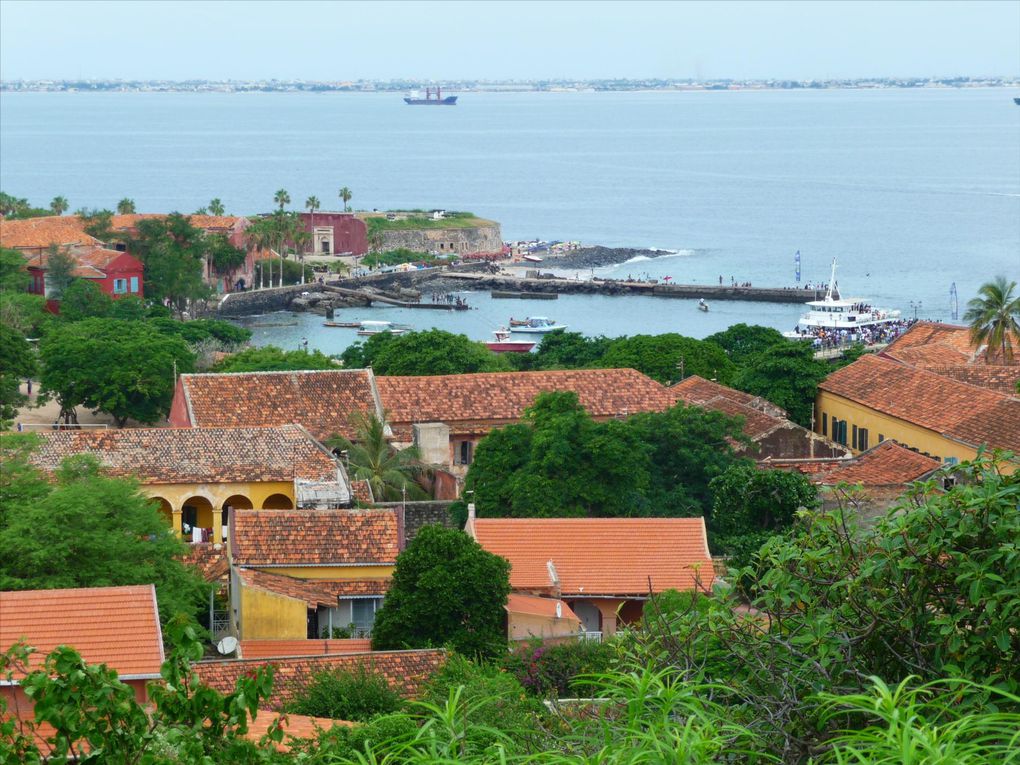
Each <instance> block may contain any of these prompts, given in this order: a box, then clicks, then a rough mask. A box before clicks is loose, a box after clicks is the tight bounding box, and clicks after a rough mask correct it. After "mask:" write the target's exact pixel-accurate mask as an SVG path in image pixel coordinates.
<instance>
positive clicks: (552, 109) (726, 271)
mask: <svg viewBox="0 0 1020 765" xmlns="http://www.w3.org/2000/svg"><path fill="white" fill-rule="evenodd" d="M1013 95H1016V94H1014V93H1012V92H1007V91H1004V90H965V91H948V90H947V91H937V90H881V91H850V90H844V91H817V92H815V91H808V92H711V93H563V94H553V93H520V94H465V95H463V96H462V97H461V102H460V104H458V106H456V107H454V108H425V107H418V108H414V107H408V106H405V105H404V104H403V103H402V101H401V100H400V97H399V96H398V95H397V94H387V95H383V94H378V95H376V94H372V95H362V94H350V95H336V94H293V95H291V94H244V95H242V94H133V93H132V94H43V93H29V94H3V95H0V187H2V188H3V190H4V191H7V192H8V193H13V194H17V195H18V196H27V197H29V198H30V199H32V201H34V202H36V203H45V202H46V201H47V200H49V199H50V198H51V197H53V196H55V195H57V194H62V195H64V196H66V197H68V199H69V200H70V202H71V205H72V207H74V208H76V207H79V206H90V207H99V206H106V207H111V206H113V205H114V204H115V203H116V201H117V200H118V199H120V198H121V197H125V196H127V197H131V198H133V199H134V200H135V201H136V203H137V205H138V209H139V210H140V211H163V210H173V209H180V210H183V211H189V210H193V209H195V208H197V207H199V206H201V205H204V204H206V203H207V202H208V200H209V199H210V198H212V197H214V196H218V197H220V198H221V199H223V201H224V202H225V204H226V205H227V208H228V210H229V211H231V212H234V213H251V212H257V211H263V210H266V209H268V208H269V207H271V206H272V195H273V193H274V192H275V191H276V190H277V189H279V188H286V189H287V190H288V191H289V192H290V196H291V198H292V199H293V200H294V202H295V206H298V207H300V205H301V204H302V203H303V201H304V199H305V198H306V197H308V196H310V195H313V194H314V195H316V196H318V197H319V199H320V200H322V201H323V202H324V203H325V206H326V207H337V206H339V202H338V201H337V198H336V190H337V188H339V187H340V186H342V185H347V186H350V187H351V189H352V190H353V191H354V200H353V202H354V204H355V205H356V206H357V207H359V208H367V209H371V208H379V209H385V208H396V207H446V208H448V209H467V210H473V211H474V212H476V213H478V214H479V215H482V216H485V217H490V218H493V219H496V220H498V221H500V222H501V223H502V225H503V234H504V238H508V239H509V238H533V237H540V238H545V239H579V240H582V241H584V242H590V243H600V244H607V245H619V246H654V247H662V248H669V249H676V250H682V251H684V254H683V255H682V256H678V257H675V258H669V259H666V260H655V261H646V262H642V263H629V264H626V265H624V266H620V267H617V268H616V269H608V270H607V271H606V272H605V273H608V274H610V275H620V276H626V275H627V274H628V273H631V274H633V275H635V276H637V275H638V274H639V273H648V274H649V275H650V276H653V277H661V276H665V275H670V276H672V277H673V278H675V279H676V280H677V281H683V282H704V283H709V282H715V283H718V277H719V276H720V275H723V276H724V278H725V280H726V281H729V279H730V277H731V276H732V277H735V278H736V279H737V280H740V281H752V282H753V283H755V284H763V285H785V284H792V283H793V253H794V252H795V251H796V250H800V252H801V255H802V257H803V279H804V280H812V281H819V280H822V279H824V278H825V277H826V276H827V275H828V268H829V262H830V261H831V259H832V258H833V257H836V258H838V259H839V262H840V274H841V277H842V278H841V284H842V285H843V287H844V292H850V293H853V294H854V295H861V296H864V297H867V298H870V299H873V300H874V302H876V303H879V304H882V305H885V306H893V307H899V308H901V309H903V310H904V312H905V313H911V314H912V312H913V309H912V307H911V302H913V303H921V308H920V309H919V312H920V313H919V315H923V316H930V317H936V318H946V319H948V318H950V303H949V287H950V285H951V284H952V283H953V282H955V283H956V285H957V288H958V291H959V295H960V307H961V311H962V310H963V305H964V303H965V302H966V300H967V299H968V298H969V297H971V296H972V295H973V293H974V291H975V290H976V288H977V287H978V286H979V285H980V283H981V282H982V281H983V280H984V279H986V278H987V277H989V276H991V275H994V274H996V273H1002V274H1006V275H1009V276H1011V277H1013V278H1020V107H1017V106H1015V105H1014V104H1013V102H1012V96H1013ZM472 302H473V303H474V304H476V305H479V307H480V308H479V310H478V311H473V312H470V315H471V317H472V318H470V319H469V318H466V315H465V314H460V315H459V316H457V315H450V316H448V317H447V316H439V315H437V314H433V313H430V312H414V313H413V316H410V317H404V316H399V317H398V318H399V319H401V320H403V319H406V318H409V319H411V320H412V321H413V323H415V324H421V323H425V324H433V323H434V324H436V325H437V326H446V322H448V321H449V322H450V323H451V327H452V328H458V329H462V330H463V331H468V332H469V334H472V335H476V336H484V335H486V334H488V332H489V331H490V330H491V328H492V326H490V325H495V324H498V323H502V322H505V321H506V319H507V318H508V317H509V315H510V314H511V313H513V314H515V315H516V314H524V313H528V312H530V313H542V314H546V313H548V314H551V315H554V316H555V318H557V319H559V320H561V321H566V322H567V323H569V324H570V325H571V326H572V328H576V329H579V330H583V331H587V332H592V333H597V332H605V333H608V334H625V333H633V332H638V331H657V330H662V329H664V328H670V329H678V330H680V331H687V332H689V333H690V334H694V335H703V334H707V333H709V332H711V331H714V330H715V328H718V326H719V325H724V324H725V323H728V322H729V321H737V320H746V321H755V322H760V323H768V324H773V325H775V326H778V327H780V328H784V329H785V328H787V327H788V326H789V325H790V324H792V322H793V321H794V320H795V319H796V316H797V313H798V311H799V309H797V308H796V307H791V306H785V307H782V306H766V305H762V304H737V303H731V304H726V305H723V304H722V303H718V304H717V305H713V311H712V313H710V314H708V315H700V314H697V312H696V311H694V310H693V307H692V306H690V305H689V304H685V303H681V302H679V301H677V302H673V301H668V302H667V301H661V300H651V299H647V300H641V299H637V298H633V299H630V298H628V299H626V300H625V301H621V299H619V298H581V297H576V298H561V299H560V300H559V301H557V302H556V303H541V304H539V305H537V306H526V305H524V304H521V303H516V302H515V303H513V304H508V303H507V301H499V302H498V304H497V305H492V306H490V305H489V301H488V299H487V298H484V299H483V298H477V299H473V301H472ZM362 313H364V312H362ZM370 313H371V317H372V318H388V317H389V316H388V314H389V313H391V312H390V311H389V310H388V309H386V310H379V311H372V312H370ZM301 321H302V322H313V319H312V318H309V317H303V318H302V319H301ZM313 323H314V322H313ZM474 324H478V329H477V331H475V330H472V329H471V328H472V326H473V325H474ZM282 329H285V328H277V330H278V332H277V334H278V335H279V337H278V338H277V339H278V340H280V341H281V342H283V341H290V340H291V339H292V338H290V336H289V334H280V332H282ZM301 329H302V330H303V329H304V327H302V328H301ZM483 329H484V332H483V331H482V330H483ZM267 331H268V330H267ZM309 331H310V328H309ZM298 339H300V338H298ZM309 339H310V342H313V343H314V344H316V345H319V346H321V347H324V348H329V347H334V346H335V345H336V344H337V343H338V342H341V341H340V340H339V339H338V338H337V335H336V334H329V333H328V332H326V333H322V332H316V336H315V338H309ZM344 344H346V342H344Z"/></svg>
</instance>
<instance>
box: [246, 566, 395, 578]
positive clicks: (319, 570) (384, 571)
mask: <svg viewBox="0 0 1020 765" xmlns="http://www.w3.org/2000/svg"><path fill="white" fill-rule="evenodd" d="M256 568H257V567H256ZM261 570H262V571H265V572H266V573H268V574H282V575H283V576H293V577H295V578H296V579H388V578H390V577H392V576H393V566H288V567H286V568H276V567H273V568H264V569H261Z"/></svg>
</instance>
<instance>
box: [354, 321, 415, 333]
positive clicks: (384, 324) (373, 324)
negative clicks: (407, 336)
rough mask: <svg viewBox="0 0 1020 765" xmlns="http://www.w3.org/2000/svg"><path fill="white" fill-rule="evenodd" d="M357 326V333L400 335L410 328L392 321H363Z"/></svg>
mask: <svg viewBox="0 0 1020 765" xmlns="http://www.w3.org/2000/svg"><path fill="white" fill-rule="evenodd" d="M358 326H359V327H360V328H359V329H358V334H359V335H402V334H404V333H405V332H407V331H408V329H410V328H409V327H404V326H401V325H400V324H394V323H393V322H392V321H363V322H361V324H359V325H358Z"/></svg>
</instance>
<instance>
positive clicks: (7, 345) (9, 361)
mask: <svg viewBox="0 0 1020 765" xmlns="http://www.w3.org/2000/svg"><path fill="white" fill-rule="evenodd" d="M37 368H38V365H37V363H36V355H35V351H34V350H32V347H31V346H30V345H29V344H28V341H27V340H26V339H25V336H24V335H22V334H21V333H20V332H18V331H17V330H15V329H12V328H11V327H8V326H7V325H6V324H0V422H4V423H6V422H9V421H10V420H12V419H14V416H15V414H16V413H17V410H18V409H19V408H20V407H21V406H23V405H24V404H25V402H26V401H27V398H26V397H25V396H24V395H23V394H22V393H21V391H20V389H19V387H18V386H19V385H20V383H21V380H22V379H24V378H28V377H32V376H33V375H34V374H35V373H36V371H37Z"/></svg>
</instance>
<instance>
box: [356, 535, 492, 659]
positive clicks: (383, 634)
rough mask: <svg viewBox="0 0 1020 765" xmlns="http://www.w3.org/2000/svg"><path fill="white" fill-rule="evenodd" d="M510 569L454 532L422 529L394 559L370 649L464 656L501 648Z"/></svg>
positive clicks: (463, 536)
mask: <svg viewBox="0 0 1020 765" xmlns="http://www.w3.org/2000/svg"><path fill="white" fill-rule="evenodd" d="M509 593H510V564H509V563H508V562H507V561H506V560H505V559H503V558H501V557H499V556H498V555H493V554H492V553H490V552H487V551H485V550H483V549H482V547H481V545H479V544H478V543H477V542H476V541H475V540H473V539H471V538H470V537H469V536H467V535H466V534H464V533H463V532H461V531H458V530H456V529H447V528H443V527H442V526H425V527H424V528H422V529H421V531H419V532H418V534H417V536H415V538H414V539H413V540H412V541H411V543H410V544H409V545H408V546H407V548H406V549H405V550H404V551H403V552H401V553H400V555H398V556H397V565H396V569H395V571H394V572H393V581H392V583H391V585H390V590H389V592H388V593H387V595H386V600H385V601H384V602H383V607H382V610H380V611H379V613H378V614H377V615H376V619H375V625H374V627H373V628H372V647H373V648H375V649H377V650H380V649H385V648H394V649H395V648H408V647H412V648H423V647H427V646H443V645H449V646H451V647H452V648H453V649H455V650H457V651H460V652H461V653H466V654H468V655H471V656H473V655H476V654H481V655H491V654H494V653H496V652H498V651H500V650H501V649H503V648H504V647H505V646H506V634H505V632H504V626H503V620H504V611H503V606H505V605H506V599H507V595H508V594H509Z"/></svg>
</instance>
